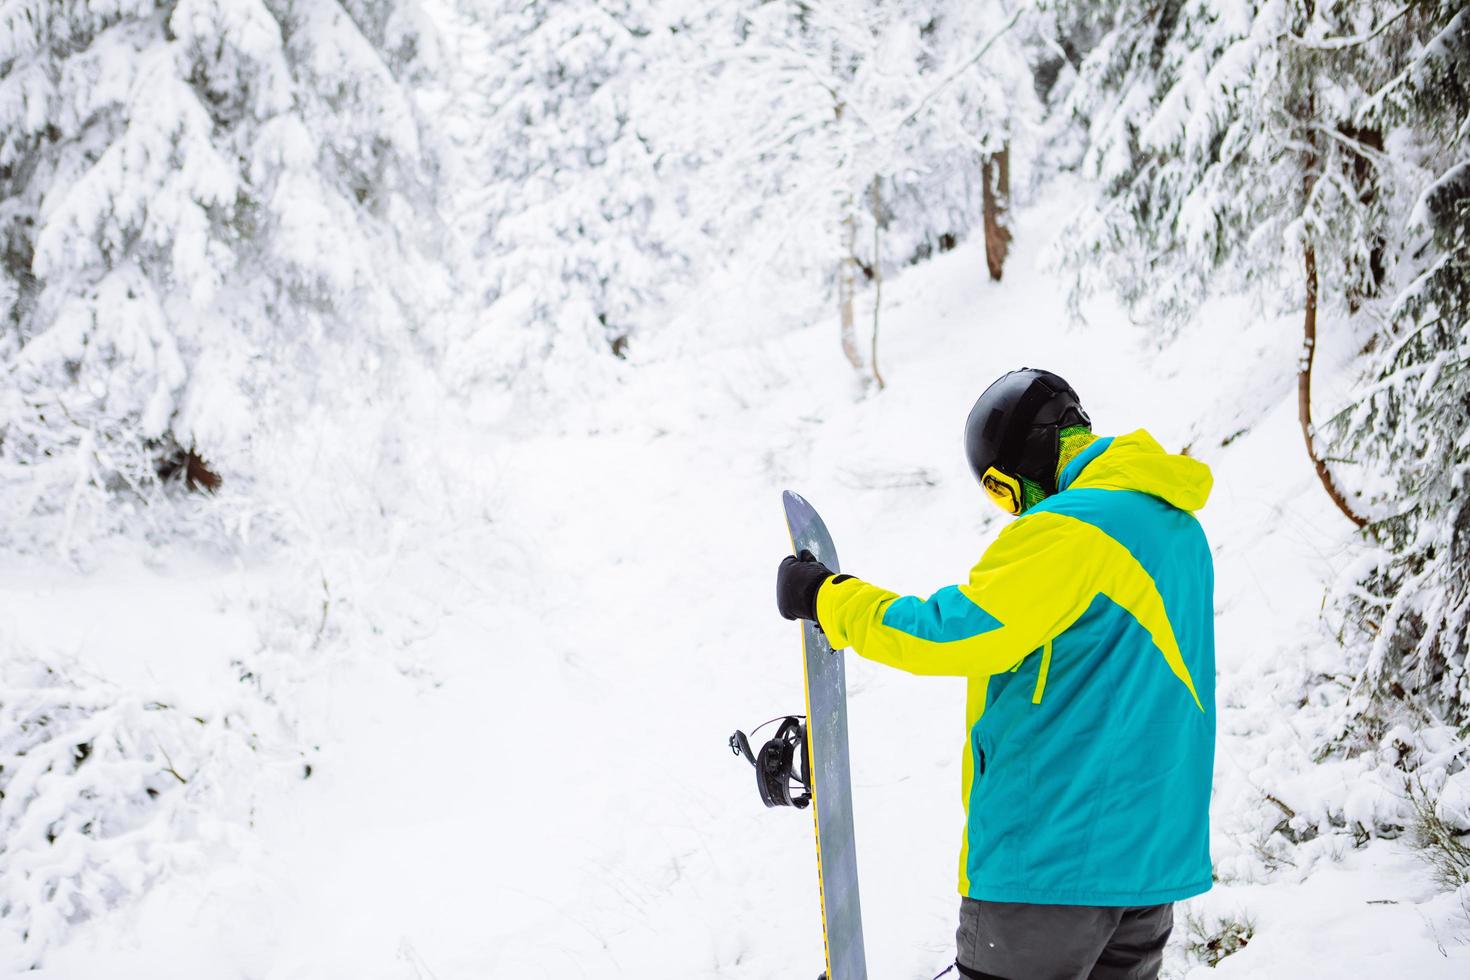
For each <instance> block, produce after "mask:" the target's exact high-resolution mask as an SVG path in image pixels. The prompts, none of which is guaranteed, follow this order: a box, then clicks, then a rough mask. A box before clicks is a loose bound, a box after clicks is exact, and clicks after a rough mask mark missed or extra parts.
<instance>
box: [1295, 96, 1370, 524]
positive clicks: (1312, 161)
mask: <svg viewBox="0 0 1470 980" xmlns="http://www.w3.org/2000/svg"><path fill="white" fill-rule="evenodd" d="M1315 112H1316V94H1315V93H1314V92H1310V91H1309V92H1308V93H1307V118H1308V119H1311V118H1312V116H1313V115H1314V114H1315ZM1306 145H1307V150H1306V154H1305V156H1304V158H1303V160H1302V163H1303V166H1302V219H1303V223H1304V225H1305V226H1306V227H1305V228H1304V234H1303V241H1302V259H1303V265H1304V269H1303V271H1304V273H1305V274H1306V284H1307V296H1306V309H1305V310H1304V312H1303V315H1302V354H1301V358H1300V359H1299V360H1298V361H1297V375H1296V404H1297V418H1298V420H1299V421H1300V422H1301V426H1302V439H1303V440H1304V441H1305V442H1306V444H1307V458H1309V459H1310V460H1311V461H1312V466H1313V467H1314V468H1315V469H1316V470H1317V479H1318V480H1319V481H1321V483H1322V489H1324V490H1326V491H1327V496H1329V497H1331V498H1332V502H1333V503H1334V504H1336V505H1337V509H1338V510H1340V511H1342V513H1343V516H1344V517H1346V518H1347V519H1348V520H1350V521H1352V522H1353V523H1354V524H1356V525H1357V526H1358V527H1363V526H1365V525H1366V524H1367V523H1368V521H1367V520H1366V519H1364V518H1363V517H1360V516H1359V515H1358V513H1357V512H1356V511H1354V510H1353V508H1352V506H1351V505H1349V504H1348V502H1347V498H1346V497H1344V496H1343V493H1342V491H1341V490H1340V489H1338V486H1337V481H1336V480H1334V479H1333V478H1332V471H1331V470H1330V469H1328V468H1327V463H1326V462H1325V461H1324V460H1323V459H1322V457H1321V456H1320V455H1318V454H1317V439H1316V432H1315V430H1314V428H1313V426H1312V362H1313V361H1315V360H1316V357H1317V248H1316V246H1315V245H1314V244H1313V243H1312V238H1311V230H1310V229H1311V224H1310V220H1309V217H1308V216H1309V215H1310V213H1311V210H1312V191H1313V189H1314V188H1315V187H1316V183H1317V143H1316V134H1315V133H1313V132H1312V131H1311V130H1310V129H1309V130H1308V131H1307V138H1306Z"/></svg>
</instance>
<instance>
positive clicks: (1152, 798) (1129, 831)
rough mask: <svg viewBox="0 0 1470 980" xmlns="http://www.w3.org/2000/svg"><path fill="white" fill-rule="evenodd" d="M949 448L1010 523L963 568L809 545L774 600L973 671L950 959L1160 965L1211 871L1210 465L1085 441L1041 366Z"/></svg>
mask: <svg viewBox="0 0 1470 980" xmlns="http://www.w3.org/2000/svg"><path fill="white" fill-rule="evenodd" d="M965 452H966V456H967V457H968V459H969V463H970V467H971V469H972V470H973V472H974V474H975V477H976V479H977V480H978V481H979V482H980V485H981V487H982V488H983V489H984V490H985V492H986V494H987V495H988V496H989V497H990V498H991V500H992V501H993V502H994V503H996V504H997V505H998V506H1000V507H1001V508H1002V509H1003V510H1005V511H1006V512H1007V513H1010V514H1012V515H1015V516H1016V517H1017V519H1016V520H1015V522H1014V523H1012V524H1010V525H1008V526H1007V527H1006V528H1005V529H1004V530H1003V531H1002V532H1001V533H1000V535H999V536H998V537H997V539H996V540H995V542H994V543H993V544H991V546H990V547H989V548H987V549H986V551H985V554H984V555H983V556H982V557H981V559H980V562H979V564H977V565H976V566H975V567H974V569H972V570H971V572H970V576H969V579H968V581H966V582H965V583H964V584H961V585H952V586H949V587H947V588H943V589H940V590H939V591H938V592H935V593H934V594H933V595H931V596H929V597H928V598H927V599H924V598H920V597H917V596H900V595H897V594H895V593H893V592H889V591H886V590H884V589H881V588H879V587H877V586H875V585H871V584H869V583H868V582H865V581H863V580H861V579H858V578H854V577H852V576H849V575H841V576H834V575H832V574H831V573H830V572H829V571H828V570H827V569H826V568H825V567H823V566H822V565H821V564H820V563H819V562H816V561H814V560H812V559H811V556H810V555H802V556H800V557H791V558H787V559H786V560H785V561H783V562H782V563H781V567H780V570H779V572H778V576H777V604H778V607H779V608H780V611H781V614H782V615H783V616H785V617H787V618H788V619H795V618H805V619H815V620H816V621H817V623H818V625H820V626H821V628H822V629H823V630H824V631H825V632H826V634H827V636H828V638H829V639H830V640H831V641H832V645H833V647H835V648H842V647H848V646H850V647H852V648H853V650H855V651H856V652H857V653H858V654H860V655H861V656H864V657H866V658H868V659H870V660H876V661H878V662H879V663H885V664H889V665H891V666H894V667H899V668H901V669H903V670H907V671H909V672H911V673H915V674H931V675H949V676H960V677H966V678H968V679H969V693H968V699H967V709H966V732H967V735H968V744H967V746H966V752H965V756H964V765H963V769H962V777H961V783H962V786H961V791H962V796H963V800H964V805H965V813H966V828H965V838H964V843H963V845H962V847H961V849H960V862H959V890H960V895H961V909H960V928H959V932H958V935H957V942H958V947H959V948H958V956H957V966H958V968H959V971H960V973H961V975H963V976H965V977H971V978H974V977H980V978H1007V980H1049V978H1055V980H1081V978H1087V977H1090V978H1096V980H1113V978H1118V980H1122V978H1130V980H1134V978H1148V977H1156V976H1157V975H1158V970H1159V966H1160V963H1161V960H1162V951H1163V946H1164V943H1165V941H1166V940H1167V938H1168V936H1169V932H1170V930H1171V928H1172V926H1173V915H1172V903H1174V902H1176V901H1178V900H1180V899H1184V898H1188V897H1190V896H1192V895H1198V894H1200V893H1201V892H1204V891H1207V890H1208V889H1209V887H1210V883H1211V877H1212V876H1211V865H1210V854H1209V802H1210V784H1211V773H1212V769H1213V763H1214V743H1215V707H1214V688H1215V663H1214V600H1213V591H1214V572H1213V565H1212V562H1211V558H1210V549H1209V545H1208V543H1207V542H1206V540H1205V535H1204V532H1203V531H1202V530H1201V528H1200V526H1199V523H1198V522H1197V521H1196V520H1195V518H1194V517H1193V512H1194V511H1196V510H1199V509H1200V508H1201V507H1203V506H1204V504H1205V500H1206V499H1207V497H1208V496H1209V492H1210V487H1211V482H1212V481H1211V477H1210V471H1209V469H1208V467H1206V466H1205V465H1204V464H1203V463H1200V462H1198V461H1197V460H1193V459H1190V458H1188V457H1186V456H1179V455H1171V454H1169V453H1166V452H1165V451H1164V450H1163V449H1162V448H1161V447H1160V446H1159V444H1158V443H1157V442H1156V441H1154V439H1153V438H1152V437H1151V436H1150V435H1149V434H1148V433H1147V432H1145V431H1143V430H1138V431H1136V432H1132V433H1129V434H1128V435H1122V436H1117V437H1114V438H1098V437H1097V436H1094V435H1093V434H1092V431H1091V420H1090V419H1089V418H1088V416H1087V414H1086V412H1084V411H1083V409H1082V406H1081V403H1080V402H1079V400H1078V398H1077V395H1076V393H1075V392H1074V391H1073V390H1072V388H1071V386H1070V385H1068V384H1067V383H1066V382H1065V381H1063V380H1062V379H1061V378H1060V377H1058V376H1057V375H1055V374H1052V373H1050V372H1047V371H1037V370H1031V369H1023V370H1020V371H1012V372H1010V373H1009V374H1006V375H1004V376H1003V377H1001V378H1000V379H999V380H997V381H996V382H995V383H994V384H992V385H991V386H990V387H989V388H987V389H986V390H985V393H984V394H982V395H981V396H980V399H979V400H978V401H977V402H976V403H975V407H974V409H973V410H972V411H971V412H970V417H969V420H968V422H967V424H966V427H965Z"/></svg>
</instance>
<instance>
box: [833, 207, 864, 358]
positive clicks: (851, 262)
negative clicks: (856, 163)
mask: <svg viewBox="0 0 1470 980" xmlns="http://www.w3.org/2000/svg"><path fill="white" fill-rule="evenodd" d="M842 230H843V236H842V237H843V244H842V248H843V256H842V261H841V262H840V263H839V264H838V266H837V313H838V317H839V319H840V322H841V324H842V353H843V354H845V355H847V361H848V363H849V364H851V365H852V367H853V370H855V371H857V372H858V373H859V374H862V372H863V357H862V355H861V354H859V353H858V345H857V324H856V320H855V318H854V313H853V298H854V296H856V294H857V270H858V260H857V215H855V214H854V213H853V211H852V207H851V206H850V205H849V207H848V209H847V217H846V218H844V219H843V221H842Z"/></svg>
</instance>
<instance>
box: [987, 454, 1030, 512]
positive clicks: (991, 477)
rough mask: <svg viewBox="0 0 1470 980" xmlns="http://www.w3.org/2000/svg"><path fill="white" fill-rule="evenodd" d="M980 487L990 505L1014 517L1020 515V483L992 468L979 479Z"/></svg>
mask: <svg viewBox="0 0 1470 980" xmlns="http://www.w3.org/2000/svg"><path fill="white" fill-rule="evenodd" d="M980 485H981V486H982V487H984V488H985V493H986V495H987V496H988V497H990V501H991V503H993V504H995V506H997V507H999V508H1000V509H1001V510H1003V511H1005V512H1006V513H1007V514H1010V515H1012V516H1015V515H1017V514H1020V513H1021V481H1020V480H1017V479H1016V478H1015V477H1013V476H1010V475H1008V474H1005V473H1002V472H1001V471H1000V470H998V469H996V468H995V467H994V466H992V467H991V468H990V469H988V470H986V471H985V475H984V476H982V477H981V478H980Z"/></svg>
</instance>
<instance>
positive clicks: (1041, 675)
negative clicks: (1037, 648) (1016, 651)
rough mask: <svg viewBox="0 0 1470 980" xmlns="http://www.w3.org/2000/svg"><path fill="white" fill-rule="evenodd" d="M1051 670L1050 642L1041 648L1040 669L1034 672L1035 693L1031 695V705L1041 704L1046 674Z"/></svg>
mask: <svg viewBox="0 0 1470 980" xmlns="http://www.w3.org/2000/svg"><path fill="white" fill-rule="evenodd" d="M1050 669H1051V640H1047V641H1046V645H1045V646H1043V647H1042V648H1041V669H1040V670H1038V671H1037V672H1036V693H1035V694H1033V695H1031V703H1032V704H1040V703H1041V692H1042V691H1045V690H1046V672H1047V671H1048V670H1050Z"/></svg>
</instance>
